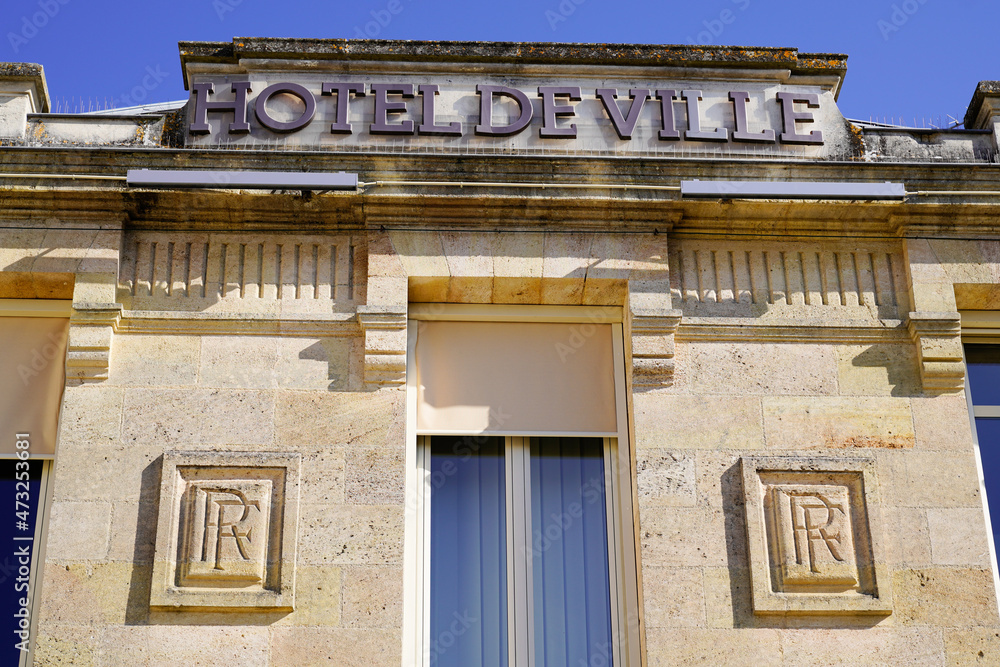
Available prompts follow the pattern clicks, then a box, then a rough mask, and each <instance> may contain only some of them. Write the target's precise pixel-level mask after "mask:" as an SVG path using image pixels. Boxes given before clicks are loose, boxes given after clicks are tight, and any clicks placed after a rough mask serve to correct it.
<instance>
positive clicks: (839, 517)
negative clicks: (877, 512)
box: [770, 485, 858, 586]
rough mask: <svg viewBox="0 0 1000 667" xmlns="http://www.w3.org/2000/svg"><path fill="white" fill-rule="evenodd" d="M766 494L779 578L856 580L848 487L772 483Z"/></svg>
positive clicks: (834, 581)
mask: <svg viewBox="0 0 1000 667" xmlns="http://www.w3.org/2000/svg"><path fill="white" fill-rule="evenodd" d="M770 495H771V498H770V500H771V510H772V512H773V520H774V527H775V532H776V535H775V537H776V538H777V539H776V543H775V545H774V547H775V551H776V554H775V555H776V561H777V564H778V567H779V568H780V569H781V578H782V579H783V581H784V582H785V583H786V584H803V585H809V584H828V585H833V584H842V585H846V586H854V585H857V583H858V568H857V562H856V559H855V556H854V538H853V531H852V528H851V514H850V492H849V489H848V488H847V487H845V486H836V485H815V486H810V485H795V486H792V485H776V486H772V487H771V488H770Z"/></svg>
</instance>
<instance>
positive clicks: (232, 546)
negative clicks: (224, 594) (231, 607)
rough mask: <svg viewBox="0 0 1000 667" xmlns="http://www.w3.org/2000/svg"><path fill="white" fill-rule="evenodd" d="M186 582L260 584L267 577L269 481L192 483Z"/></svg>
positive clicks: (184, 579) (189, 506) (184, 581)
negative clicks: (223, 483) (266, 549)
mask: <svg viewBox="0 0 1000 667" xmlns="http://www.w3.org/2000/svg"><path fill="white" fill-rule="evenodd" d="M189 492H190V494H191V498H190V500H189V505H188V508H189V515H188V516H189V517H190V521H191V523H190V526H191V529H190V531H189V533H188V534H189V537H190V539H189V541H188V544H187V549H186V554H185V556H186V557H185V558H184V567H183V575H182V585H185V584H187V585H190V584H201V585H205V584H207V583H210V582H211V581H219V582H222V581H225V582H228V583H235V582H237V581H241V582H245V583H247V584H254V583H258V582H260V581H262V580H263V578H264V567H265V553H266V551H265V547H266V545H267V537H268V525H267V522H268V511H267V510H268V509H269V508H270V504H271V484H270V483H269V482H268V481H267V480H254V481H240V482H230V483H228V484H226V485H224V486H223V485H218V484H192V485H191V487H190V489H189Z"/></svg>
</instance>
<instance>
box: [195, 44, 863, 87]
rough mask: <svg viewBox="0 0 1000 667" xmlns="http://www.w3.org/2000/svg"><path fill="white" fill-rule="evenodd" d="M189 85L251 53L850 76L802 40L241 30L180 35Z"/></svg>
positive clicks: (836, 60)
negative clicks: (375, 36) (417, 37)
mask: <svg viewBox="0 0 1000 667" xmlns="http://www.w3.org/2000/svg"><path fill="white" fill-rule="evenodd" d="M178 46H179V49H180V56H181V66H182V67H183V68H184V71H185V77H184V85H185V88H187V86H188V78H187V70H188V66H189V65H190V64H194V63H218V64H226V63H229V64H235V63H238V62H240V61H241V60H246V59H268V60H278V59H281V60H309V61H317V60H330V61H357V60H367V61H380V60H398V61H403V62H407V63H414V62H428V63H441V62H461V63H492V64H496V63H500V64H511V65H521V66H523V65H527V64H541V65H578V66H579V65H601V66H605V67H607V66H617V67H620V66H633V67H635V66H640V67H641V66H646V67H664V68H665V67H686V68H727V69H784V70H789V71H791V72H792V73H793V74H809V75H815V74H820V75H826V76H834V77H836V78H837V79H843V77H844V74H845V73H846V72H847V56H846V55H843V54H827V53H799V51H798V49H794V48H780V47H779V48H774V47H737V46H733V47H729V46H688V45H676V44H675V45H658V44H562V43H552V42H470V41H407V40H372V39H285V38H263V37H234V38H233V40H232V42H187V41H185V42H179V44H178Z"/></svg>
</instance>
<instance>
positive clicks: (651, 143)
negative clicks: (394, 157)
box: [188, 78, 832, 155]
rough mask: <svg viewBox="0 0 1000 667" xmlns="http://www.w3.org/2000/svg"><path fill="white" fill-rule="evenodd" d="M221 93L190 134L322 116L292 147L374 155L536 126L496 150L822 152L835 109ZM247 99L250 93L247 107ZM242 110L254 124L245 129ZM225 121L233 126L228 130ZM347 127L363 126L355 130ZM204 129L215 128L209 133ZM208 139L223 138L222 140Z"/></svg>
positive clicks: (235, 131)
mask: <svg viewBox="0 0 1000 667" xmlns="http://www.w3.org/2000/svg"><path fill="white" fill-rule="evenodd" d="M227 85H228V86H229V88H230V91H229V92H231V94H232V99H227V100H219V99H215V98H214V97H213V96H214V95H215V85H214V84H213V83H207V82H200V83H195V84H193V85H192V91H193V92H192V99H191V106H190V111H189V125H188V131H189V132H190V134H191V135H192V136H195V135H206V134H208V135H210V134H212V132H215V133H216V134H217V135H228V136H229V137H232V136H233V135H242V134H247V133H250V134H251V136H252V137H257V136H258V135H260V137H261V138H267V136H268V134H269V133H276V134H282V135H291V134H295V133H300V132H302V131H303V130H306V128H307V127H308V126H309V124H310V122H311V121H312V120H313V118H314V117H315V116H316V115H317V114H319V115H320V116H321V117H323V118H325V119H332V122H331V123H330V124H329V125H328V126H325V127H324V128H323V129H322V130H316V129H315V128H313V129H309V130H307V131H306V132H302V134H303V135H305V138H304V139H300V140H299V141H296V142H293V143H298V144H302V145H310V144H311V145H316V144H321V145H322V144H327V143H329V142H330V141H332V140H333V139H334V138H335V137H336V135H348V136H350V135H355V133H357V134H358V135H360V136H361V139H360V140H354V141H349V142H348V143H351V145H354V146H357V145H358V144H359V141H360V143H362V144H367V143H371V144H372V145H376V146H377V145H382V144H383V143H384V142H385V141H391V140H392V139H393V138H397V141H401V140H403V141H405V142H410V141H413V142H416V143H418V144H430V145H435V142H437V143H441V142H445V143H447V145H448V146H456V145H464V143H459V144H456V143H455V142H454V139H455V138H456V137H461V138H462V139H463V142H465V143H467V142H468V141H469V140H470V139H474V138H476V137H480V138H485V139H490V138H502V137H515V136H517V135H521V134H522V133H524V132H525V130H527V129H528V128H529V127H530V126H534V127H537V128H538V130H537V132H530V133H528V134H526V135H525V136H524V137H521V138H519V139H518V140H517V143H510V142H507V143H504V146H505V147H515V146H520V147H531V148H535V147H554V146H555V145H557V144H558V143H559V142H568V143H572V142H578V141H579V142H584V143H585V144H586V147H587V148H593V147H594V146H595V144H594V142H595V141H597V142H600V143H602V144H604V145H608V144H610V145H611V146H610V147H611V148H613V149H614V150H619V149H620V148H622V147H621V146H620V142H636V143H641V144H642V146H639V147H637V148H640V149H642V150H650V149H651V148H653V149H655V146H656V145H657V144H660V142H676V143H679V144H683V145H685V146H688V147H690V148H691V149H694V150H705V149H706V145H707V146H713V145H714V146H719V145H725V144H728V145H730V146H740V145H744V146H745V145H747V144H757V145H759V144H771V145H774V146H776V147H778V146H822V145H824V133H823V130H820V129H816V130H809V131H807V130H806V128H807V127H808V126H809V125H810V124H817V123H829V120H828V119H829V117H830V115H831V111H832V107H831V110H825V109H823V107H822V106H821V105H822V104H824V102H823V100H824V97H823V95H821V94H820V93H818V92H805V91H787V90H782V91H781V92H777V93H775V92H771V90H769V89H760V88H758V89H757V90H756V91H754V90H752V89H751V88H750V87H748V86H747V85H746V84H744V85H741V89H740V90H727V89H714V90H712V89H709V88H707V87H705V84H702V85H701V87H699V88H694V87H691V88H685V87H682V86H679V85H675V86H674V87H671V88H666V87H657V86H655V85H649V86H647V87H641V88H640V87H634V88H633V87H629V88H627V90H628V100H627V101H626V100H625V99H622V98H623V97H624V95H622V98H620V97H619V95H620V94H621V93H620V92H619V89H618V88H614V87H601V88H589V89H582V88H581V87H580V86H577V85H541V86H533V87H532V88H531V91H532V92H530V93H529V92H526V91H525V90H524V89H523V86H521V87H514V86H510V85H499V84H485V83H480V84H477V85H475V86H474V89H473V88H472V87H471V86H470V84H469V83H464V84H456V83H454V82H452V85H450V86H449V87H447V88H446V89H444V90H442V86H441V85H440V84H437V83H415V82H412V81H411V82H390V83H383V82H372V83H366V82H364V81H358V80H354V81H322V80H320V79H318V78H314V79H312V80H311V81H306V82H303V83H296V82H279V83H273V84H270V85H268V86H266V87H261V89H260V90H259V91H257V88H258V87H260V84H257V83H254V84H253V85H252V86H251V83H250V82H249V81H237V82H233V83H227ZM708 85H710V84H708ZM254 92H256V96H255V97H253V98H252V99H251V93H254ZM418 97H419V99H417V98H418ZM366 98H371V99H366ZM250 106H252V108H253V112H254V113H253V118H254V120H256V123H254V124H251V123H250V122H249V121H248V108H249V107H250ZM477 112H478V113H477ZM282 116H283V118H282ZM230 117H231V118H232V122H229V123H226V120H228V119H229V118H230ZM456 117H457V118H458V120H455V118H456ZM352 118H353V119H354V120H364V121H365V122H364V123H363V124H357V123H352V122H351V119H352ZM212 120H215V121H216V123H215V125H214V129H213V123H212V122H210V121H212ZM678 124H680V126H681V127H678ZM324 136H325V137H326V138H325V139H324ZM380 137H384V138H381V139H380ZM615 137H617V142H619V143H618V144H616V143H615V141H616V139H615ZM215 139H216V140H218V141H220V142H222V141H227V138H226V137H225V136H222V137H218V136H217V137H216V138H215ZM553 140H554V141H553ZM192 143H194V144H195V145H198V144H201V143H206V142H198V141H193V142H192ZM207 143H211V140H210V141H208V142H207ZM476 145H481V144H476ZM660 145H666V144H660ZM573 146H574V148H575V147H576V144H573ZM598 148H600V146H598ZM758 150H759V149H758ZM796 154H797V155H801V153H796Z"/></svg>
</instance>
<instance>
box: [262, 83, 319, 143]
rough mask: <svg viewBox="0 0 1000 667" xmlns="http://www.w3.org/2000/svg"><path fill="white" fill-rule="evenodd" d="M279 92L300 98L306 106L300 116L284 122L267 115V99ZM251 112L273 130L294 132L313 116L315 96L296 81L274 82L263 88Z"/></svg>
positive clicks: (314, 112)
mask: <svg viewBox="0 0 1000 667" xmlns="http://www.w3.org/2000/svg"><path fill="white" fill-rule="evenodd" d="M280 93H287V94H289V95H293V96H295V97H297V98H299V99H300V100H302V103H303V104H305V105H306V108H305V111H303V112H302V115H301V116H299V117H298V118H296V119H295V120H293V121H289V122H287V123H284V122H282V121H280V120H276V119H274V118H272V117H271V116H270V115H268V113H267V101H268V100H269V99H271V98H272V97H273V96H275V95H278V94H280ZM253 112H254V115H256V116H257V120H258V121H260V124H261V125H263V126H264V127H266V128H267V129H269V130H271V131H273V132H294V131H295V130H298V129H301V128H303V127H305V126H306V125H308V124H309V123H311V122H312V119H313V116H315V115H316V97H315V96H314V95H313V94H312V93H310V92H309V91H308V90H307V89H306V87H305V86H300V85H299V84H297V83H276V84H273V85H271V86H268V87H267V88H265V89H264V90H263V91H261V93H260V95H258V96H257V100H256V101H255V102H254V105H253Z"/></svg>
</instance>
